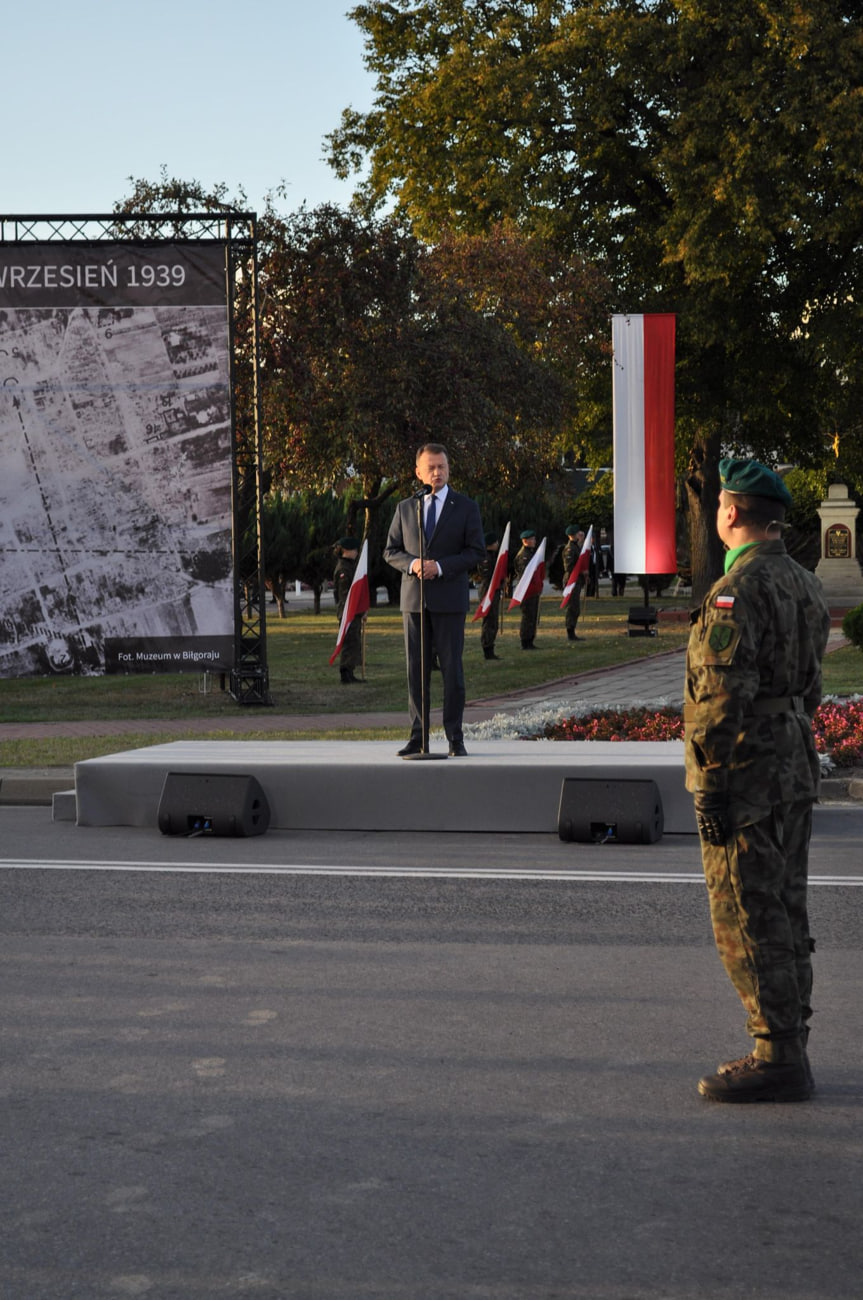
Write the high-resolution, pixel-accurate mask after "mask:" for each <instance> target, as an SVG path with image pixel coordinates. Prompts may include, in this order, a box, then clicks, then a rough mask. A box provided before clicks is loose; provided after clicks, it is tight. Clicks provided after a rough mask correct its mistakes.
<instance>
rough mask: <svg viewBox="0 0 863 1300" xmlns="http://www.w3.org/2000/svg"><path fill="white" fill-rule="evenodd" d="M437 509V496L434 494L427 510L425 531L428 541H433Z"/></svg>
mask: <svg viewBox="0 0 863 1300" xmlns="http://www.w3.org/2000/svg"><path fill="white" fill-rule="evenodd" d="M436 511H437V497H435V496H433V497H432V499H431V501H430V502H429V508H428V510H427V511H426V522H425V533H426V541H427V542H430V541H431V535H432V533H433V532H434V526H435V512H436Z"/></svg>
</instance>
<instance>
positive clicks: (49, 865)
mask: <svg viewBox="0 0 863 1300" xmlns="http://www.w3.org/2000/svg"><path fill="white" fill-rule="evenodd" d="M0 869H5V870H7V871H149V872H154V873H156V874H159V873H164V874H178V873H186V874H188V875H215V876H219V875H231V874H237V875H244V876H255V875H257V876H376V877H378V878H382V879H383V878H388V877H392V878H393V879H411V880H440V879H445V880H558V881H572V882H578V881H581V882H583V883H587V884H595V883H612V884H614V883H617V884H632V885H644V884H656V885H703V884H704V876H703V875H702V874H701V872H696V871H693V872H683V871H593V870H591V871H588V870H584V871H577V870H571V869H562V870H560V871H530V870H524V869H523V868H516V867H513V868H511V869H508V868H500V867H488V868H483V867H382V866H357V865H350V866H348V865H339V866H333V865H329V864H326V863H325V864H321V865H315V864H312V863H308V864H307V863H298V862H294V863H285V864H283V865H253V866H249V865H248V864H247V863H241V862H223V863H210V864H208V865H206V866H195V865H193V864H190V863H188V862H134V861H133V862H69V861H68V860H65V861H64V860H62V859H51V858H33V859H30V860H28V861H26V862H25V861H21V860H18V859H14V858H0ZM809 884H810V885H831V886H834V887H835V886H841V885H845V886H848V887H850V888H858V887H860V886H863V876H818V875H813V876H810V877H809Z"/></svg>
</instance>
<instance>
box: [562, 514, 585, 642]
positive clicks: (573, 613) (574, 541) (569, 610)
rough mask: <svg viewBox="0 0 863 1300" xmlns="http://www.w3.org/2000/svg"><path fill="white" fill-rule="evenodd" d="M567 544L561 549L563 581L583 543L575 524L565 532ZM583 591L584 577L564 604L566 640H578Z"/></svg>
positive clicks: (573, 565) (574, 562)
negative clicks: (577, 629)
mask: <svg viewBox="0 0 863 1300" xmlns="http://www.w3.org/2000/svg"><path fill="white" fill-rule="evenodd" d="M566 536H567V542H566V545H565V546H564V548H563V581H564V584H566V580H567V578H568V577H569V575H570V574H571V573H572V571H573V569H574V568H575V565H576V562H577V560H578V557H579V555H581V547H582V544H583V543H584V533H583V532H582V531H581V529H579V528H576V526H575V524H570V525H569V527H568V528H567V530H566ZM583 591H584V575H583V574H582V576H581V577H580V578H579V579H578V582H577V583H576V584H575V586H574V587H573V589H572V594H571V595H570V597H569V600H568V601H567V603H566V609H565V610H564V614H565V615H566V617H565V620H564V625H565V627H566V635H567V638H568V640H570V641H577V640H578V639H579V638H578V637H577V636H576V634H575V629H576V626H577V624H578V620H579V616H580V615H581V593H582V592H583Z"/></svg>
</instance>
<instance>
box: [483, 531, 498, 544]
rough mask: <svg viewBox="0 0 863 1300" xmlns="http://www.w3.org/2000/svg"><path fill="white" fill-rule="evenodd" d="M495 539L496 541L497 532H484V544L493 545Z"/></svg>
mask: <svg viewBox="0 0 863 1300" xmlns="http://www.w3.org/2000/svg"><path fill="white" fill-rule="evenodd" d="M496 541H497V533H486V535H485V544H486V546H494V544H495V542H496Z"/></svg>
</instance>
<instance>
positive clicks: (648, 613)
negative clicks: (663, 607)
mask: <svg viewBox="0 0 863 1300" xmlns="http://www.w3.org/2000/svg"><path fill="white" fill-rule="evenodd" d="M658 621H659V616H658V615H657V613H656V607H655V606H654V605H630V607H629V619H628V622H627V629H628V631H629V635H630V636H656V633H657V631H658V629H657V626H656V625H657V623H658Z"/></svg>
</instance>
